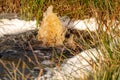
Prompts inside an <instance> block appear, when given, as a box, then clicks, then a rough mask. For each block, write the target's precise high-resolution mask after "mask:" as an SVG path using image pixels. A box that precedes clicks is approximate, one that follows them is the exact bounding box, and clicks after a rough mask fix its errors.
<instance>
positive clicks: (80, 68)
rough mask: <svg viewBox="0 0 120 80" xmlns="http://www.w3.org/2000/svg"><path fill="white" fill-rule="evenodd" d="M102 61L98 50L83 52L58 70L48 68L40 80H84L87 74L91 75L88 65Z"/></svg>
mask: <svg viewBox="0 0 120 80" xmlns="http://www.w3.org/2000/svg"><path fill="white" fill-rule="evenodd" d="M100 58H101V59H102V54H101V51H100V50H97V49H95V48H93V49H89V50H85V51H83V52H81V53H79V54H78V55H76V56H74V57H73V58H70V59H68V60H67V61H66V62H65V63H63V64H62V65H61V66H60V67H59V68H57V67H55V68H49V69H48V72H47V74H45V75H44V76H42V77H38V78H39V80H40V79H43V80H44V79H45V80H74V79H84V78H85V77H86V76H88V75H89V74H93V69H92V66H91V65H90V64H92V61H94V62H96V63H97V59H100ZM38 78H36V80H37V79H38Z"/></svg>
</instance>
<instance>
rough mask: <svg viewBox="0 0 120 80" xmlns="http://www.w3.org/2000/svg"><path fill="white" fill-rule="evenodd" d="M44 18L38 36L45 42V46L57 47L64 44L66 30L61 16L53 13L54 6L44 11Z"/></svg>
mask: <svg viewBox="0 0 120 80" xmlns="http://www.w3.org/2000/svg"><path fill="white" fill-rule="evenodd" d="M43 16H44V17H43V20H42V22H41V25H40V26H39V31H38V35H37V38H38V40H39V41H42V42H43V46H47V47H48V46H49V47H55V46H60V45H63V41H64V39H65V36H64V34H65V32H64V29H63V26H62V23H61V22H60V20H59V18H58V17H57V15H56V14H55V13H53V6H50V7H48V9H47V11H46V12H44V15H43Z"/></svg>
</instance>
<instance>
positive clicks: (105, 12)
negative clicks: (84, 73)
mask: <svg viewBox="0 0 120 80" xmlns="http://www.w3.org/2000/svg"><path fill="white" fill-rule="evenodd" d="M51 4H52V5H53V6H54V12H56V13H57V14H58V15H59V16H69V17H70V18H72V19H73V20H76V19H84V18H90V17H95V18H96V19H97V20H98V24H99V30H98V31H96V32H94V33H92V32H90V31H86V32H79V31H72V32H71V31H70V36H71V34H73V39H74V40H73V43H74V44H73V45H75V46H74V47H75V50H74V49H73V45H72V44H70V46H65V47H66V48H67V49H68V50H69V51H70V52H71V54H74V55H75V54H77V53H78V52H79V50H78V49H76V47H79V48H81V49H82V50H85V49H89V48H92V47H99V48H100V49H101V51H102V52H103V55H104V57H105V60H104V63H101V62H100V60H98V63H97V64H95V65H93V66H92V67H93V69H94V75H93V76H92V77H93V78H94V80H119V79H120V68H119V66H120V31H119V29H118V26H119V25H120V22H118V24H117V25H116V26H115V28H114V29H112V28H111V27H113V25H112V24H113V23H114V21H116V20H117V21H120V6H119V5H120V1H119V0H55V1H54V0H1V1H0V13H16V14H18V13H19V14H21V15H22V17H23V18H24V19H37V20H38V21H39V20H41V19H42V15H43V12H44V11H45V10H46V9H47V7H48V6H49V5H51ZM109 20H111V21H110V22H109ZM103 25H105V27H106V29H107V30H106V31H104V30H103ZM86 33H87V34H88V35H87V37H83V36H85V35H86ZM67 41H68V40H66V42H67ZM65 44H67V43H65ZM91 45H92V46H91ZM71 46H72V47H71ZM77 50H78V51H77ZM53 53H56V51H55V50H53ZM53 56H54V58H52V61H53V62H54V61H56V59H55V58H57V59H58V60H59V63H58V64H56V66H59V65H60V62H61V61H60V60H62V59H61V55H58V54H53ZM62 56H64V55H62ZM64 57H65V56H64ZM36 61H37V60H36ZM0 62H1V64H3V66H4V67H5V68H6V70H7V73H8V75H7V76H8V77H9V79H18V78H19V77H21V76H22V79H23V80H24V79H27V78H28V77H29V76H30V75H28V77H27V76H26V75H25V74H24V69H25V68H27V69H29V68H28V67H27V65H25V64H24V62H23V65H22V69H23V70H22V71H20V70H18V67H16V66H19V62H18V64H14V63H10V66H12V68H9V67H6V65H5V64H4V63H3V62H2V61H0ZM15 67H16V68H15ZM40 69H41V68H40ZM29 70H31V69H29ZM10 72H12V74H11V73H10ZM41 74H42V70H40V71H39V75H41Z"/></svg>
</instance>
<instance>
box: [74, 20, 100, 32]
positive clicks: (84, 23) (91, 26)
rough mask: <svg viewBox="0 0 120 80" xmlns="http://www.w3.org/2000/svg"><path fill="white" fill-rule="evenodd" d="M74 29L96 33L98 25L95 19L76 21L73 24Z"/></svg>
mask: <svg viewBox="0 0 120 80" xmlns="http://www.w3.org/2000/svg"><path fill="white" fill-rule="evenodd" d="M74 29H78V30H90V31H96V30H97V29H98V23H97V21H96V19H95V18H90V19H84V20H77V21H75V22H74Z"/></svg>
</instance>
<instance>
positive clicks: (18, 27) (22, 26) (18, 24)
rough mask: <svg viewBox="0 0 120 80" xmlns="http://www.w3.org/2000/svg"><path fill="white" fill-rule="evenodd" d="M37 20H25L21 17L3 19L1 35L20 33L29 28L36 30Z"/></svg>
mask: <svg viewBox="0 0 120 80" xmlns="http://www.w3.org/2000/svg"><path fill="white" fill-rule="evenodd" d="M36 28H37V27H36V21H35V20H34V21H24V20H19V19H11V20H9V19H1V20H0V37H2V36H4V35H11V34H19V33H22V32H26V31H29V30H35V29H36Z"/></svg>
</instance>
